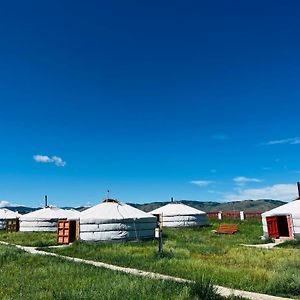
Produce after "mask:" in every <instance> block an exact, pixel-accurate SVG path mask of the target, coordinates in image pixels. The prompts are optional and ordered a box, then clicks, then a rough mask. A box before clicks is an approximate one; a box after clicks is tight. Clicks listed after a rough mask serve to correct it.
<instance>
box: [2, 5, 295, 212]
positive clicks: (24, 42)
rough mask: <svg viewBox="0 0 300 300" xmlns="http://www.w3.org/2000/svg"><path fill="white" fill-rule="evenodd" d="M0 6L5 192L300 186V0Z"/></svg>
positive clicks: (254, 194) (233, 196)
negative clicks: (298, 184)
mask: <svg viewBox="0 0 300 300" xmlns="http://www.w3.org/2000/svg"><path fill="white" fill-rule="evenodd" d="M0 8H1V9H0V43H1V47H0V141H1V144H0V145H1V146H0V201H1V202H0V205H4V204H5V203H6V202H9V203H12V204H23V205H32V206H39V205H41V204H42V203H43V195H44V194H48V197H49V201H50V203H52V204H55V205H60V206H65V205H74V206H76V205H83V204H86V203H92V204H94V203H97V202H98V201H99V200H101V199H102V198H103V197H104V196H105V195H106V190H107V189H110V190H111V196H112V197H116V198H118V199H119V200H121V201H125V202H140V203H141V202H148V201H164V200H168V199H169V198H170V197H171V196H173V197H174V198H175V199H193V200H202V201H227V200H241V199H245V198H253V199H257V198H261V197H263V198H276V199H282V200H289V199H291V198H292V197H293V196H296V194H297V192H296V186H295V183H296V181H297V180H299V178H300V165H299V164H300V155H299V150H300V131H299V129H300V125H299V123H300V122H299V119H300V104H299V95H300V88H299V80H300V73H299V69H300V58H299V53H300V40H299V36H300V4H299V3H298V2H297V1H285V2H284V1H263V2H262V1H225V2H224V1H214V2H211V1H210V2H208V1H184V2H182V1H151V2H148V3H146V2H144V1H109V3H108V1H107V3H105V2H102V3H101V2H99V1H89V2H88V3H83V2H82V1H42V2H41V1H28V2H26V3H25V2H24V1H12V2H10V3H2V4H1V7H0ZM36 155H39V156H36Z"/></svg>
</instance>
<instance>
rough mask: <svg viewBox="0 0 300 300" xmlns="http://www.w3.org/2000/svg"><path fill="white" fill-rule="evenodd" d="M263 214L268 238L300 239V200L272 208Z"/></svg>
mask: <svg viewBox="0 0 300 300" xmlns="http://www.w3.org/2000/svg"><path fill="white" fill-rule="evenodd" d="M261 216H262V223H263V234H264V236H265V237H266V238H279V237H286V238H291V239H294V238H295V239H300V200H294V201H292V202H289V203H287V204H284V205H282V206H279V207H276V208H274V209H271V210H269V211H267V212H264V213H263V214H262V215H261Z"/></svg>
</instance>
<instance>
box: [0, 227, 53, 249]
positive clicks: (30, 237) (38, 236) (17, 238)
mask: <svg viewBox="0 0 300 300" xmlns="http://www.w3.org/2000/svg"><path fill="white" fill-rule="evenodd" d="M0 240H1V241H4V242H7V243H11V244H18V245H23V246H32V247H44V246H54V245H57V243H56V232H54V233H53V232H6V231H5V230H1V231H0Z"/></svg>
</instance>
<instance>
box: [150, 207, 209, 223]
mask: <svg viewBox="0 0 300 300" xmlns="http://www.w3.org/2000/svg"><path fill="white" fill-rule="evenodd" d="M150 214H153V215H158V214H161V215H162V222H163V224H162V225H163V226H164V227H189V226H205V225H208V219H207V215H206V213H205V212H204V211H201V210H198V209H196V208H193V207H190V206H188V205H185V204H182V203H169V204H167V205H164V206H162V207H159V208H157V209H155V210H152V211H150Z"/></svg>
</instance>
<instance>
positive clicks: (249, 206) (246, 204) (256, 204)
mask: <svg viewBox="0 0 300 300" xmlns="http://www.w3.org/2000/svg"><path fill="white" fill-rule="evenodd" d="M168 203H170V202H169V201H168V202H151V203H145V204H136V203H129V204H130V205H132V206H134V207H136V208H139V209H141V210H143V211H146V212H149V211H151V210H153V209H156V208H158V207H161V206H163V205H165V204H168ZM180 203H183V204H186V205H189V206H192V207H194V208H197V209H200V210H203V211H205V212H210V211H245V212H257V211H260V212H264V211H267V210H270V209H272V208H275V207H278V206H280V205H283V204H285V202H283V201H279V200H272V199H261V200H243V201H234V202H202V201H191V200H182V201H180Z"/></svg>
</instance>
